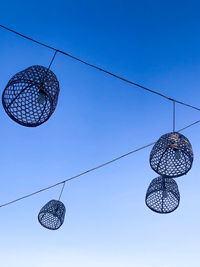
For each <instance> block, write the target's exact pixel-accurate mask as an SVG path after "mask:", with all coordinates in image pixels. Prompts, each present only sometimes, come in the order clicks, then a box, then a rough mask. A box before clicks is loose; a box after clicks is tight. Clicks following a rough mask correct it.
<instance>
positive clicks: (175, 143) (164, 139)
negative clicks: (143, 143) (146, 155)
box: [149, 132, 193, 178]
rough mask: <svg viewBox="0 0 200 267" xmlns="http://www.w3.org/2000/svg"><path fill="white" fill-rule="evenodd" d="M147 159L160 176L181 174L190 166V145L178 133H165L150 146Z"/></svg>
mask: <svg viewBox="0 0 200 267" xmlns="http://www.w3.org/2000/svg"><path fill="white" fill-rule="evenodd" d="M149 161H150V166H151V168H152V169H153V170H154V171H155V172H156V173H158V174H159V175H161V176H165V177H171V178H175V177H179V176H182V175H184V174H187V173H188V171H189V170H190V169H191V167H192V163H193V151H192V146H191V144H190V142H189V140H188V139H187V138H186V137H185V136H184V135H182V134H180V133H177V132H172V133H168V134H165V135H163V136H161V137H160V139H159V140H158V141H157V142H156V143H155V145H154V147H153V148H152V151H151V154H150V160H149Z"/></svg>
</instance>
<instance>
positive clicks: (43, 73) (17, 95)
mask: <svg viewBox="0 0 200 267" xmlns="http://www.w3.org/2000/svg"><path fill="white" fill-rule="evenodd" d="M59 91H60V88H59V82H58V80H57V78H56V75H55V74H54V73H53V72H52V71H51V70H48V69H47V68H45V67H43V66H38V65H36V66H31V67H29V68H27V69H25V70H23V71H21V72H19V73H17V74H15V75H14V76H13V77H12V78H11V79H10V81H9V82H8V84H7V85H6V88H5V89H4V91H3V94H2V104H3V107H4V109H5V111H6V113H7V114H8V116H9V117H10V118H11V119H12V120H14V121H15V122H17V123H19V124H21V125H23V126H27V127H36V126H39V125H40V124H42V123H44V122H45V121H47V120H48V119H49V118H50V117H51V115H52V114H53V112H54V110H55V108H56V105H57V101H58V95H59Z"/></svg>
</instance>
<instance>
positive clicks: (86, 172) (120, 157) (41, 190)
mask: <svg viewBox="0 0 200 267" xmlns="http://www.w3.org/2000/svg"><path fill="white" fill-rule="evenodd" d="M197 123H200V120H198V121H195V122H193V123H191V124H189V125H187V126H185V127H184V128H182V129H180V130H179V131H178V132H182V131H184V130H185V129H188V128H190V127H192V126H193V125H196V124H197ZM155 143H156V142H152V143H150V144H148V145H145V146H142V147H140V148H137V149H135V150H132V151H130V152H128V153H126V154H123V155H121V156H119V157H117V158H114V159H112V160H110V161H107V162H105V163H103V164H101V165H98V166H96V167H94V168H91V169H89V170H87V171H84V172H81V173H79V174H77V175H75V176H72V177H70V178H68V179H66V180H64V181H61V182H58V183H56V184H53V185H50V186H48V187H45V188H42V189H40V190H38V191H35V192H32V193H30V194H28V195H25V196H22V197H20V198H17V199H14V200H12V201H9V202H6V203H4V204H1V205H0V208H2V207H5V206H8V205H11V204H13V203H15V202H18V201H20V200H23V199H26V198H29V197H31V196H33V195H36V194H39V193H41V192H43V191H46V190H49V189H51V188H53V187H56V186H58V185H60V184H63V187H62V190H61V194H60V197H61V195H62V192H63V189H64V185H65V183H66V182H69V181H71V180H74V179H77V178H79V177H80V176H83V175H85V174H88V173H90V172H92V171H95V170H97V169H100V168H102V167H104V166H106V165H109V164H111V163H113V162H115V161H118V160H120V159H122V158H125V157H127V156H129V155H131V154H133V153H136V152H138V151H140V150H143V149H145V148H147V147H150V146H152V145H154V144H155ZM60 197H59V199H60Z"/></svg>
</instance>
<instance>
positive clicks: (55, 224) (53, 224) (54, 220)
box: [38, 200, 66, 230]
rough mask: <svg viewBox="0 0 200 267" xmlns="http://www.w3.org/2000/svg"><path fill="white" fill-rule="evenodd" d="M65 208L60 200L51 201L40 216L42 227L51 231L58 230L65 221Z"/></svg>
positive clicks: (41, 211) (43, 208)
mask: <svg viewBox="0 0 200 267" xmlns="http://www.w3.org/2000/svg"><path fill="white" fill-rule="evenodd" d="M65 212H66V209H65V206H64V204H63V203H62V202H61V201H59V200H51V201H49V202H48V203H47V204H46V205H44V207H42V209H41V210H40V212H39V214H38V220H39V222H40V224H41V225H42V226H44V227H45V228H47V229H49V230H57V229H59V228H60V227H61V225H62V224H63V222H64V219H65Z"/></svg>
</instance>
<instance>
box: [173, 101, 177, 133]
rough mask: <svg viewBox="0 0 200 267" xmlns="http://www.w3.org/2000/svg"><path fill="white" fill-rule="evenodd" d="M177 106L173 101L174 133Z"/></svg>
mask: <svg viewBox="0 0 200 267" xmlns="http://www.w3.org/2000/svg"><path fill="white" fill-rule="evenodd" d="M175 104H176V103H175V102H174V101H173V132H175V123H176V121H175V116H176V113H175V112H176V110H175Z"/></svg>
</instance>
